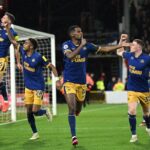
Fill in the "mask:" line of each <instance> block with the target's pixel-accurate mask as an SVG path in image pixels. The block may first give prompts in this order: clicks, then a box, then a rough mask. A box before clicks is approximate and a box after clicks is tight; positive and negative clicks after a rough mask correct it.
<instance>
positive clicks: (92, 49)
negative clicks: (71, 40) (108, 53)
mask: <svg viewBox="0 0 150 150" xmlns="http://www.w3.org/2000/svg"><path fill="white" fill-rule="evenodd" d="M87 48H88V51H89V52H96V51H97V50H98V48H99V46H98V45H95V44H93V43H87Z"/></svg>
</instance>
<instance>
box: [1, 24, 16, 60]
mask: <svg viewBox="0 0 150 150" xmlns="http://www.w3.org/2000/svg"><path fill="white" fill-rule="evenodd" d="M10 32H11V33H12V35H13V36H14V37H15V39H17V37H18V35H17V33H16V32H15V31H14V30H13V29H12V28H10ZM10 44H11V42H10V40H9V38H8V34H7V31H6V30H5V28H3V27H2V26H0V58H2V57H6V56H8V52H9V46H10Z"/></svg>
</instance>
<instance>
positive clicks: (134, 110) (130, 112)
mask: <svg viewBox="0 0 150 150" xmlns="http://www.w3.org/2000/svg"><path fill="white" fill-rule="evenodd" d="M128 112H129V114H131V115H136V108H133V107H131V108H129V111H128Z"/></svg>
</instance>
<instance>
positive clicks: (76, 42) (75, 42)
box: [72, 39, 80, 46]
mask: <svg viewBox="0 0 150 150" xmlns="http://www.w3.org/2000/svg"><path fill="white" fill-rule="evenodd" d="M72 43H73V44H74V45H76V46H79V45H80V41H79V40H76V39H72Z"/></svg>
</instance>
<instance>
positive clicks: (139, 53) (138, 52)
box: [135, 50, 142, 58]
mask: <svg viewBox="0 0 150 150" xmlns="http://www.w3.org/2000/svg"><path fill="white" fill-rule="evenodd" d="M141 54H142V50H139V51H136V52H135V57H136V58H137V57H139V56H140V55H141Z"/></svg>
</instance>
